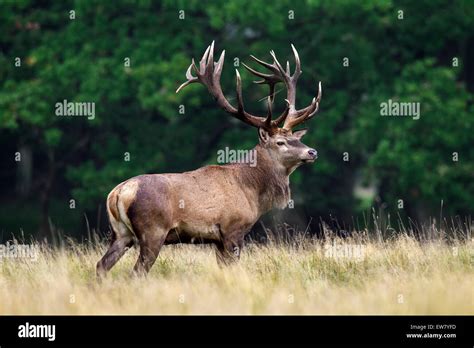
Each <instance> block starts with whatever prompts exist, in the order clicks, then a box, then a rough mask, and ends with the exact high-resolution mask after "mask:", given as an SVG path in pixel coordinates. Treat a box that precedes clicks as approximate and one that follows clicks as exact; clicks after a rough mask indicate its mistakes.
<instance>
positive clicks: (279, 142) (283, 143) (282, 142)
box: [277, 141, 285, 146]
mask: <svg viewBox="0 0 474 348" xmlns="http://www.w3.org/2000/svg"><path fill="white" fill-rule="evenodd" d="M277 145H278V146H282V145H285V142H284V141H277Z"/></svg>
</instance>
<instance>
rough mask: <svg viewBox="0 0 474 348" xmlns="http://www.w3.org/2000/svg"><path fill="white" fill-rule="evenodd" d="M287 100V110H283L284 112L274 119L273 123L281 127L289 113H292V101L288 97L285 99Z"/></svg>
mask: <svg viewBox="0 0 474 348" xmlns="http://www.w3.org/2000/svg"><path fill="white" fill-rule="evenodd" d="M285 102H286V108H285V110H284V111H283V112H282V114H281V115H280V116H278V117H277V118H276V119H275V120H274V121H273V123H274V124H275V126H277V127H279V126H280V124H282V123H283V122H285V120H286V118H287V117H288V114H289V113H290V102H289V101H288V99H285Z"/></svg>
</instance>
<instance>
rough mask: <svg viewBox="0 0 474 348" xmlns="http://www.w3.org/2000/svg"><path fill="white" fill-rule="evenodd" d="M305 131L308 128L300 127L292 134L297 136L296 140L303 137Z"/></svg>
mask: <svg viewBox="0 0 474 348" xmlns="http://www.w3.org/2000/svg"><path fill="white" fill-rule="evenodd" d="M307 131H308V128H304V129H300V130H299V131H296V132H294V133H293V136H294V137H296V138H298V140H299V139H301V138H302V137H303V135H305V134H306V132H307Z"/></svg>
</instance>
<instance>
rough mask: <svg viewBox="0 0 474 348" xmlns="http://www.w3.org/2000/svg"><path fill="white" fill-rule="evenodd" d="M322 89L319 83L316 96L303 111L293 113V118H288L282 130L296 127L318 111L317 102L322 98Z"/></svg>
mask: <svg viewBox="0 0 474 348" xmlns="http://www.w3.org/2000/svg"><path fill="white" fill-rule="evenodd" d="M322 95H323V93H322V87H321V82H319V85H318V96H317V97H315V98H313V100H312V102H311V104H310V105H309V106H307V107H306V108H304V109H301V110H297V111H296V112H295V116H294V117H292V118H288V119H287V120H286V121H285V123H284V125H283V128H285V129H292V128H293V127H295V126H297V125H298V124H300V123H303V122H305V121H308V120H309V119H311V118H312V117H313V116H314V115H315V114H316V112H317V111H318V110H319V102H320V101H321V97H322Z"/></svg>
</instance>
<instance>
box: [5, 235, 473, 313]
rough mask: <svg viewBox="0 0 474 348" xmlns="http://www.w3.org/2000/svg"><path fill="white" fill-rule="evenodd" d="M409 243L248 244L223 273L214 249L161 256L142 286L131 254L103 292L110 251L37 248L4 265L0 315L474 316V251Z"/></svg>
mask: <svg viewBox="0 0 474 348" xmlns="http://www.w3.org/2000/svg"><path fill="white" fill-rule="evenodd" d="M442 240H443V239H442V238H438V239H434V240H431V241H425V242H419V241H416V240H415V239H414V238H412V237H409V236H407V235H402V236H400V237H397V238H392V239H388V240H385V241H380V240H378V241H377V240H371V239H369V238H367V237H358V238H349V239H344V240H342V239H334V238H333V239H332V241H326V242H323V241H320V240H316V239H313V238H310V237H305V236H297V237H295V238H294V239H293V240H292V242H291V243H290V242H270V243H267V244H264V245H262V244H257V243H247V245H246V247H245V249H244V251H243V253H242V258H241V260H240V262H238V263H236V264H234V265H232V266H229V267H226V268H220V267H219V266H218V265H217V263H216V260H215V255H214V250H213V249H212V248H211V247H208V246H194V245H177V246H165V247H164V248H163V250H162V253H161V254H160V256H159V258H158V260H157V262H156V263H155V265H154V266H153V268H152V270H151V272H150V274H149V276H148V277H146V278H135V277H131V276H130V271H131V269H132V268H133V265H134V262H135V260H136V257H137V250H136V249H134V248H132V249H131V250H129V251H128V253H127V254H126V255H125V256H124V257H123V258H122V260H120V262H119V263H118V264H117V265H116V266H115V267H114V268H113V269H112V271H111V273H110V274H109V277H108V278H107V279H106V280H105V281H104V282H102V283H101V284H98V283H97V282H96V279H95V264H96V262H97V261H98V260H99V258H100V257H101V255H102V254H103V252H104V250H105V249H106V244H105V243H97V242H89V243H82V244H80V243H75V242H72V241H70V242H67V243H65V245H63V246H62V247H55V248H53V247H50V246H48V245H45V244H37V247H38V248H39V254H38V255H37V256H38V258H37V260H28V259H20V258H4V259H3V260H1V261H0V293H1V294H2V300H1V301H0V314H471V315H472V314H474V305H473V285H474V284H473V279H474V277H473V276H474V272H473V242H472V240H471V239H470V238H465V240H467V242H460V241H457V242H456V241H454V242H450V243H449V245H448V244H447V243H446V242H444V241H442Z"/></svg>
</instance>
